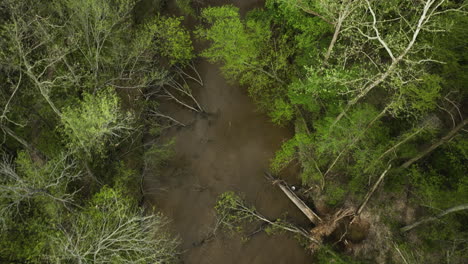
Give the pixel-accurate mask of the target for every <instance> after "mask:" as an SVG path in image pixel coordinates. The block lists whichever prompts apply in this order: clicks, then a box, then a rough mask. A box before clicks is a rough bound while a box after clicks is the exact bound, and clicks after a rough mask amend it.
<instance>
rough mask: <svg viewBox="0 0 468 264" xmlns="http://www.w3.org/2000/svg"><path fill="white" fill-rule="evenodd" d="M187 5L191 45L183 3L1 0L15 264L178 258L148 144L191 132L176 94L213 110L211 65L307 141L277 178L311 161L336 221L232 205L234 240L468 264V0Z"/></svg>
mask: <svg viewBox="0 0 468 264" xmlns="http://www.w3.org/2000/svg"><path fill="white" fill-rule="evenodd" d="M175 2H176V4H177V6H178V7H179V11H178V12H182V13H184V14H185V16H186V17H185V19H186V18H187V17H190V18H191V19H193V20H194V21H197V25H196V26H194V27H193V28H192V29H191V30H189V29H188V28H187V27H185V26H184V25H183V22H184V17H177V16H174V15H167V14H166V13H165V12H164V10H165V9H164V7H165V5H166V4H167V3H165V1H153V4H155V6H154V10H153V11H154V12H153V13H152V14H150V15H144V16H143V15H142V12H141V11H138V10H139V9H141V7H139V4H141V3H139V2H137V1H136V0H113V1H107V0H53V1H45V2H44V1H32V0H21V1H19V0H4V1H2V2H1V3H0V85H1V86H0V87H1V90H0V93H1V94H0V111H1V115H0V134H1V135H2V147H1V155H2V160H1V161H0V262H2V263H3V262H4V263H172V262H177V261H178V254H179V253H178V250H179V249H178V245H179V240H178V239H177V238H175V237H174V236H173V235H171V234H170V233H169V232H168V231H167V230H168V229H167V228H166V226H167V223H168V221H169V220H168V219H167V218H166V217H165V216H163V215H162V214H161V213H158V211H157V210H156V209H154V208H147V207H144V206H143V205H142V199H143V193H142V189H141V186H140V185H141V182H142V180H141V177H142V176H141V175H142V173H143V170H144V169H146V168H148V167H151V169H152V170H153V171H155V172H158V171H159V170H160V169H161V167H163V166H164V165H165V161H167V160H168V159H170V158H171V155H172V150H171V144H172V142H160V141H158V140H155V141H154V142H151V144H142V143H143V138H144V136H145V135H152V136H154V137H155V138H156V139H157V138H158V136H159V135H161V133H163V131H164V124H165V123H168V122H169V123H171V124H175V125H183V124H182V123H180V122H179V121H177V120H176V119H174V118H173V117H171V116H170V115H165V114H162V113H161V112H160V111H159V105H160V103H161V100H160V99H161V98H164V99H169V100H172V102H173V103H174V104H175V105H178V106H180V107H181V108H184V109H186V110H188V111H192V112H195V113H201V114H204V112H205V110H204V108H203V106H202V105H201V104H200V103H199V102H198V101H197V100H196V98H195V96H194V95H193V94H192V91H191V89H190V87H189V84H188V80H190V82H192V83H197V84H200V85H203V80H202V79H201V77H200V75H199V74H198V72H197V70H196V66H195V65H194V60H195V59H197V58H198V59H206V60H208V61H209V62H211V63H220V65H221V72H222V74H223V76H224V77H225V78H226V79H227V80H229V81H231V82H238V83H240V84H241V85H242V86H244V87H246V89H247V91H248V94H249V96H250V97H251V98H252V100H253V101H254V102H255V104H256V106H257V107H258V110H259V111H261V112H263V113H265V114H267V115H268V116H269V117H270V118H271V121H272V122H274V123H275V124H277V125H278V126H287V127H289V126H290V127H293V128H294V136H293V137H292V138H291V139H289V140H288V141H285V142H284V143H283V144H282V146H281V148H280V149H279V150H278V151H277V153H276V155H275V156H274V157H273V158H272V159H271V164H270V168H269V170H271V172H272V173H273V174H275V175H281V173H282V171H283V170H285V169H286V168H288V167H291V166H294V164H299V167H300V173H299V175H298V177H299V178H300V179H301V182H302V188H301V191H300V192H298V194H297V195H298V197H300V198H301V199H302V200H305V201H307V202H308V203H309V204H313V205H314V206H313V209H314V211H315V213H316V214H317V215H316V217H317V219H318V220H317V222H316V223H314V227H313V228H312V229H311V230H308V231H305V230H304V228H300V227H297V226H295V225H293V224H291V223H289V222H288V221H286V220H285V219H277V220H270V219H267V218H266V217H265V216H263V215H262V214H261V213H259V212H258V211H257V210H256V209H255V208H254V207H253V206H251V205H249V203H248V201H244V200H243V198H242V196H241V195H240V194H237V193H234V192H226V193H223V194H221V195H220V196H219V200H218V202H217V204H216V206H215V208H214V210H215V211H216V213H217V214H218V218H219V219H220V222H219V223H220V224H221V225H222V226H223V227H225V229H227V230H231V231H235V232H239V231H240V232H242V230H243V229H242V226H243V225H245V223H246V222H254V221H260V222H265V223H266V224H265V225H266V226H267V227H266V228H265V231H267V233H275V232H277V231H280V230H283V231H288V232H292V233H293V234H296V236H297V237H299V238H298V239H299V240H300V243H302V244H304V245H305V249H304V250H308V251H310V253H311V254H312V256H313V260H312V258H311V263H463V260H464V259H465V256H466V254H467V249H468V244H467V243H468V241H467V238H468V230H467V226H466V223H467V221H468V211H467V209H468V167H467V166H468V165H467V164H468V137H467V134H466V132H467V130H466V129H467V128H466V124H467V123H468V118H467V116H468V113H467V111H468V109H466V101H467V99H468V98H467V97H468V90H467V88H466V86H467V85H468V80H467V74H466V72H467V56H468V51H467V49H466V47H467V44H468V43H467V42H468V16H467V15H466V12H467V10H466V7H467V6H466V5H467V3H466V1H455V0H450V1H449V0H416V1H410V0H391V1H378V0H363V1H356V0H342V1H336V0H266V1H265V3H264V6H263V7H262V8H257V9H253V10H251V11H249V12H248V13H247V14H245V15H241V14H240V11H239V8H237V7H235V6H233V5H222V6H209V5H207V4H205V3H204V1H198V0H197V1H183V0H178V1H175ZM156 3H157V5H156ZM195 41H196V42H200V43H204V44H206V46H205V48H204V49H202V50H201V51H200V52H195V50H196V49H195V48H194V45H193V42H195ZM182 98H183V99H182ZM129 153H130V154H129ZM148 160H150V161H151V162H149V163H148V162H147V161H148ZM239 165H240V166H242V164H239ZM364 227H365V228H364ZM216 228H217V227H216ZM357 229H359V230H360V231H355V230H357ZM337 234H338V237H337V238H336V236H337ZM330 241H331V242H330ZM278 247H281V245H278Z"/></svg>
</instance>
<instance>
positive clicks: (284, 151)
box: [270, 134, 312, 173]
mask: <svg viewBox="0 0 468 264" xmlns="http://www.w3.org/2000/svg"><path fill="white" fill-rule="evenodd" d="M311 142H312V139H311V138H310V136H308V135H307V134H296V135H294V137H293V138H292V139H290V140H288V141H286V142H285V143H283V144H282V145H281V149H280V150H278V151H277V152H276V153H275V157H274V158H273V159H272V161H271V164H270V168H271V170H272V171H273V172H274V173H279V172H280V171H281V170H282V169H284V168H285V167H286V166H287V165H288V164H289V163H290V162H291V161H293V160H294V159H295V158H296V155H297V148H298V147H299V146H300V145H308V144H310V143H311Z"/></svg>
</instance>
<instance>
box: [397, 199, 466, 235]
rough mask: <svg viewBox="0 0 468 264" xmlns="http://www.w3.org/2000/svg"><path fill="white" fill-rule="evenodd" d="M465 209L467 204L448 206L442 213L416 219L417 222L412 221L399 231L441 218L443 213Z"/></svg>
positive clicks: (405, 230)
mask: <svg viewBox="0 0 468 264" xmlns="http://www.w3.org/2000/svg"><path fill="white" fill-rule="evenodd" d="M467 209H468V204H462V205H457V206H454V207H452V208H449V209H447V210H445V211H443V212H442V213H440V214H438V215H436V216H431V217H426V218H423V219H421V220H419V221H417V222H415V223H413V224H411V225H407V226H405V227H402V228H401V229H400V231H401V232H402V233H404V232H408V231H410V230H411V229H413V228H415V227H417V226H419V225H421V224H424V223H427V222H431V221H434V220H437V219H439V218H441V217H442V216H444V215H447V214H450V213H454V212H458V211H462V210H467Z"/></svg>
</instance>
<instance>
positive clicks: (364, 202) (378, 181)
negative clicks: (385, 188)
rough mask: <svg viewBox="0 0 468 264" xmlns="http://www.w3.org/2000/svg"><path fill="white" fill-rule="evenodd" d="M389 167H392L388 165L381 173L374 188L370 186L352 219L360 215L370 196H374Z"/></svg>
mask: <svg viewBox="0 0 468 264" xmlns="http://www.w3.org/2000/svg"><path fill="white" fill-rule="evenodd" d="M391 167H392V165H388V167H387V169H386V170H385V171H384V172H382V174H381V175H380V177H379V179H378V180H377V181H376V182H375V183H374V186H372V188H371V190H370V191H369V192H368V193H367V194H366V197H365V198H364V201H363V202H362V204H361V205H360V206H359V208H358V210H357V211H356V214H355V215H354V217H357V216H359V215H360V214H361V212H362V210H363V209H364V207H366V205H367V202H369V199H370V198H371V196H372V194H374V192H375V190H377V187H379V185H380V183H381V182H382V181H383V179H384V178H385V175H386V174H387V172H388V170H390V168H391ZM353 220H354V219H353Z"/></svg>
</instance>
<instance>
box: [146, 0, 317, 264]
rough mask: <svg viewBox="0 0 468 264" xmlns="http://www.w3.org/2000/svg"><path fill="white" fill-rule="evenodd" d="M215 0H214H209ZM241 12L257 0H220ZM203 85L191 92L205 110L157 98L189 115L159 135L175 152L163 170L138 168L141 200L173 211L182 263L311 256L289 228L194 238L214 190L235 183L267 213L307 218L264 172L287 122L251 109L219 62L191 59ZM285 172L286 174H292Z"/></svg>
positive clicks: (209, 223) (209, 216) (209, 211)
mask: <svg viewBox="0 0 468 264" xmlns="http://www.w3.org/2000/svg"><path fill="white" fill-rule="evenodd" d="M212 2H214V3H216V5H220V4H222V3H221V1H212ZM226 2H228V3H232V4H234V5H236V6H239V7H240V8H241V10H242V12H245V11H246V10H249V9H251V8H252V7H255V6H258V4H259V3H261V1H250V0H243V1H226ZM196 67H197V69H198V70H199V72H200V74H201V76H202V78H203V80H204V82H205V85H204V87H197V86H196V85H193V89H194V91H195V95H196V98H198V100H199V102H200V103H201V105H202V106H203V107H204V108H205V110H206V111H207V112H209V113H210V114H208V115H200V114H195V113H191V112H188V111H187V110H186V109H182V108H179V107H178V106H175V105H164V106H163V110H162V111H165V113H170V115H171V116H173V117H175V118H177V119H179V120H183V121H185V122H186V123H191V125H190V126H187V127H184V128H172V129H170V130H169V131H168V132H167V133H166V134H165V136H164V137H165V138H167V139H169V138H172V137H174V138H175V140H176V143H175V151H176V157H175V158H174V159H173V160H172V161H171V162H170V164H168V166H167V168H166V169H165V170H164V171H163V173H162V175H161V174H160V175H152V174H151V173H149V174H147V175H145V182H144V187H145V191H146V192H147V195H146V196H145V198H146V201H147V203H150V204H151V205H154V206H156V207H157V208H158V209H159V210H161V211H162V212H163V213H164V214H165V215H167V216H168V217H169V218H171V219H172V223H171V227H172V228H173V231H174V233H176V234H178V235H179V236H180V238H181V239H182V245H181V250H182V251H183V254H182V256H181V258H182V260H183V262H184V263H207V264H209V263H213V264H215V263H216V264H217V263H226V264H229V263H236V264H237V263H242V264H243V263H245V264H248V263H258V264H263V263H294V264H295V263H298V264H302V263H311V257H310V256H309V255H308V254H307V253H306V251H305V250H304V248H303V247H301V246H300V245H299V243H298V242H297V241H296V240H295V239H294V238H292V237H291V236H290V235H286V234H285V235H274V236H268V235H266V234H265V233H263V232H262V233H259V234H257V235H255V236H253V237H252V238H251V239H250V240H249V241H247V242H242V241H240V239H239V238H238V237H232V236H228V235H224V234H223V233H222V232H218V233H217V234H218V235H217V236H216V237H215V238H214V239H213V240H211V241H208V242H205V243H203V244H201V245H197V244H198V243H199V242H200V241H202V240H203V239H204V238H205V237H206V236H207V234H208V233H209V232H210V231H211V230H212V228H213V226H214V223H215V219H216V218H215V214H214V209H213V207H214V205H215V202H216V198H217V196H218V195H219V194H221V193H223V192H225V191H236V192H239V193H242V194H244V196H245V198H246V200H247V201H248V202H249V203H250V204H252V205H255V206H256V208H257V209H258V210H259V211H260V212H261V213H263V214H264V215H266V216H267V217H270V218H272V219H274V218H276V217H280V216H283V215H284V214H285V213H287V215H288V218H289V219H291V220H293V221H294V222H295V223H298V224H303V225H304V224H306V223H307V219H306V218H305V217H304V216H303V215H302V214H301V213H300V212H299V211H298V209H297V208H296V207H294V205H293V204H292V203H291V202H290V201H289V200H287V199H286V197H284V194H283V193H281V191H279V190H278V189H277V188H276V187H274V186H272V185H271V184H270V183H268V182H267V181H266V180H265V179H264V178H263V172H264V171H265V170H266V169H267V168H268V164H269V160H270V159H271V158H272V157H273V155H274V152H275V151H276V150H277V149H278V148H279V147H280V145H281V143H282V142H283V141H284V140H286V139H288V138H290V137H291V136H292V131H291V129H287V128H281V127H278V126H275V125H273V124H272V123H271V122H270V121H269V119H268V117H267V116H265V115H264V114H261V113H258V112H257V111H256V108H255V106H254V104H253V102H252V100H251V99H250V98H249V97H248V96H247V92H246V89H245V88H244V87H239V86H238V85H236V84H228V83H227V82H226V80H225V79H224V78H223V77H222V74H221V72H220V69H219V65H213V64H210V63H208V62H206V61H205V60H203V59H199V60H198V62H197V65H196ZM293 174H294V173H290V175H285V177H286V178H287V179H288V180H289V181H290V182H294V181H297V179H295V178H296V177H295V176H294V175H293Z"/></svg>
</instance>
